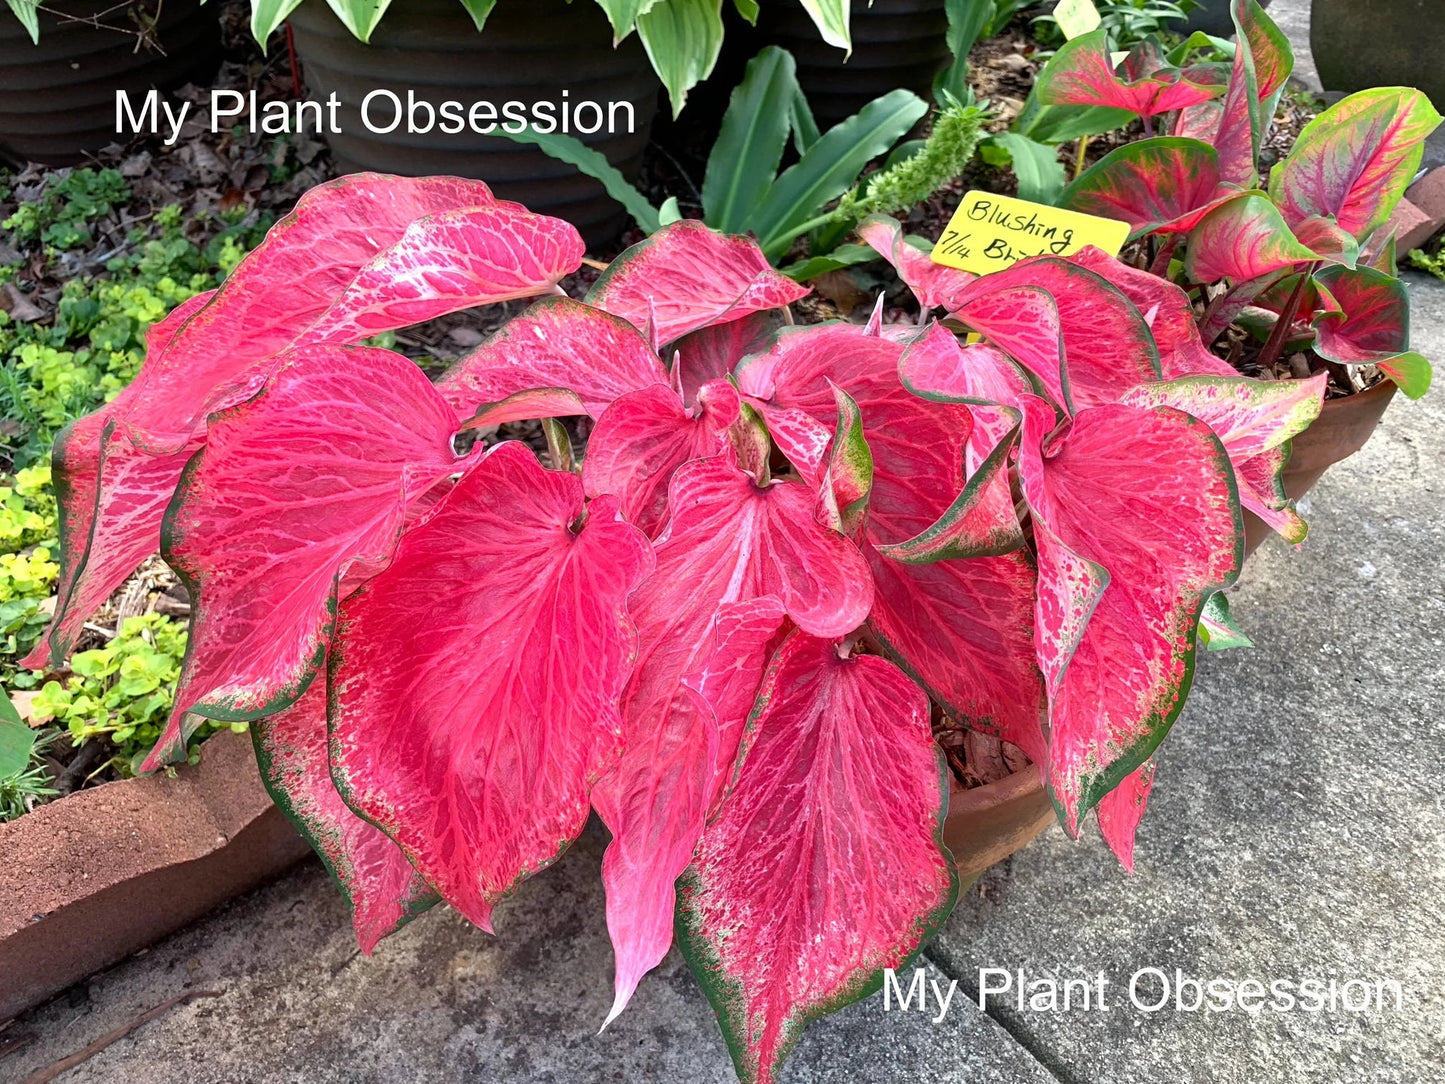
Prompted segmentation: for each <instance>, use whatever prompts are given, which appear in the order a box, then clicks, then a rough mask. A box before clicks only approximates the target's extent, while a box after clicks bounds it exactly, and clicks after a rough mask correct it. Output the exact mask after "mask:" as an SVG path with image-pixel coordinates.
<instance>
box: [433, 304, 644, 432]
mask: <svg viewBox="0 0 1445 1084" xmlns="http://www.w3.org/2000/svg"><path fill="white" fill-rule="evenodd" d="M666 383H667V370H666V369H664V368H663V366H662V362H661V361H659V360H658V357H657V354H656V352H654V351H653V349H652V348H651V347H650V346H648V345H647V343H646V342H645V341H643V338H642V336H641V335H640V334H638V332H637V329H636V328H634V327H633V326H632V325H631V324H629V323H627V322H626V321H625V320H621V319H619V318H618V317H616V316H611V315H609V314H607V313H605V312H603V311H602V310H601V309H597V308H593V307H591V306H589V305H584V304H582V303H581V302H580V301H573V300H572V299H571V298H566V297H548V298H543V299H542V300H540V301H537V302H535V303H533V304H532V306H531V307H530V308H528V309H527V311H526V312H524V313H522V315H521V316H518V317H516V318H515V319H513V320H511V321H509V322H508V323H506V324H504V325H503V326H502V328H501V330H500V331H498V332H497V333H496V334H495V335H493V336H492V337H491V338H490V339H488V340H487V341H486V342H484V343H483V344H482V345H481V346H479V347H477V348H476V349H475V350H473V351H472V352H471V353H470V354H467V355H466V356H465V357H463V358H462V359H461V360H460V361H458V362H457V363H456V364H455V365H453V366H452V367H451V368H450V369H448V370H447V371H446V372H445V373H444V374H443V375H442V378H441V379H440V380H439V381H437V390H438V391H440V392H441V394H442V395H443V397H445V399H446V400H447V402H448V403H450V404H452V407H453V408H454V409H455V410H456V412H457V414H458V416H459V417H463V418H465V417H470V416H471V415H472V414H474V413H476V411H477V410H479V409H480V408H481V407H482V406H484V405H487V404H491V403H499V402H501V401H502V400H504V399H506V398H507V397H508V396H511V395H515V394H516V393H517V392H520V391H529V390H531V389H534V388H567V389H569V390H571V391H573V392H576V394H577V396H578V398H580V399H581V400H582V402H583V403H584V404H585V405H586V407H587V411H588V413H590V414H591V415H592V416H593V417H594V418H600V417H601V416H602V412H603V411H604V410H606V409H607V407H608V405H609V404H610V403H611V402H612V401H613V400H614V399H616V398H618V397H619V396H621V395H626V394H627V393H628V392H630V391H640V390H641V389H642V388H645V387H648V386H649V385H652V384H666Z"/></svg>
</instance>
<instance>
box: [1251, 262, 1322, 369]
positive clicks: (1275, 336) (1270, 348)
mask: <svg viewBox="0 0 1445 1084" xmlns="http://www.w3.org/2000/svg"><path fill="white" fill-rule="evenodd" d="M1321 262H1322V261H1320V260H1316V261H1315V262H1314V263H1312V264H1310V265H1309V267H1308V268H1306V270H1305V273H1304V274H1303V275H1301V276H1300V280H1299V283H1298V284H1297V285H1296V286H1295V288H1294V292H1293V293H1292V294H1290V295H1289V301H1287V302H1285V306H1284V310H1283V311H1282V312H1280V314H1279V320H1278V321H1276V323H1275V325H1274V330H1273V331H1271V332H1270V333H1269V341H1268V342H1266V343H1265V344H1264V350H1262V351H1261V352H1260V355H1259V364H1260V368H1262V369H1265V370H1270V369H1273V368H1274V363H1275V362H1276V361H1278V360H1279V357H1280V355H1281V354H1282V353H1284V344H1285V342H1286V341H1287V340H1288V339H1289V331H1290V328H1292V327H1293V326H1294V318H1295V316H1296V315H1297V314H1298V313H1299V307H1300V303H1301V302H1302V301H1303V300H1304V296H1305V287H1306V286H1308V285H1309V282H1310V280H1311V279H1312V278H1313V277H1314V273H1315V272H1316V271H1318V270H1319V268H1320V263H1321Z"/></svg>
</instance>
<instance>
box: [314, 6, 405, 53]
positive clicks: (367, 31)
mask: <svg viewBox="0 0 1445 1084" xmlns="http://www.w3.org/2000/svg"><path fill="white" fill-rule="evenodd" d="M326 3H327V6H329V7H330V8H331V10H332V11H334V12H336V16H337V18H339V19H340V20H341V22H342V25H343V26H345V27H346V29H347V30H350V31H351V32H352V33H353V34H354V35H356V39H357V40H358V41H361V42H367V43H369V42H370V41H371V32H372V31H373V30H375V29H376V24H377V23H379V22H381V17H382V16H383V15H385V14H386V9H387V8H388V7H390V6H391V0H326Z"/></svg>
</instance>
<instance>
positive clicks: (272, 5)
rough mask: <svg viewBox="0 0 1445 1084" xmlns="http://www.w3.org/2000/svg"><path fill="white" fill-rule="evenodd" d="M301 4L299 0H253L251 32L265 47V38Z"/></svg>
mask: <svg viewBox="0 0 1445 1084" xmlns="http://www.w3.org/2000/svg"><path fill="white" fill-rule="evenodd" d="M300 6H301V0H255V2H254V3H253V4H252V5H251V34H252V35H253V36H254V37H255V39H256V44H257V45H259V46H261V48H262V49H265V48H266V39H267V38H269V37H270V36H271V34H272V32H273V31H275V29H276V28H277V27H278V26H280V25H281V24H282V23H284V22H285V21H286V18H287V16H289V15H290V14H291V13H292V12H293V11H295V10H296V9H297V8H298V7H300Z"/></svg>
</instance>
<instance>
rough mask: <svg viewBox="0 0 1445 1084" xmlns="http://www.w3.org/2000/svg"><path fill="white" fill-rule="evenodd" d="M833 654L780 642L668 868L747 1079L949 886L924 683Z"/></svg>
mask: <svg viewBox="0 0 1445 1084" xmlns="http://www.w3.org/2000/svg"><path fill="white" fill-rule="evenodd" d="M842 655H843V652H842V651H841V650H840V649H839V647H838V646H836V645H834V644H832V643H829V642H827V641H824V640H815V639H813V638H811V637H806V636H802V635H799V636H795V637H793V638H792V639H790V640H789V641H788V642H787V643H786V644H785V645H784V646H783V648H781V649H780V651H779V653H778V656H777V658H776V659H775V661H774V663H773V665H772V666H771V667H770V668H769V671H768V675H767V678H766V679H765V685H764V688H763V690H762V692H761V693H760V696H759V701H760V709H759V711H758V714H757V718H756V720H755V722H754V725H753V726H752V727H751V728H750V731H749V744H750V748H749V749H748V752H747V756H746V759H745V760H744V761H743V764H742V770H741V773H740V775H739V778H738V782H737V786H736V788H735V789H734V790H733V792H732V794H731V795H729V797H728V799H727V801H726V802H725V803H724V804H723V807H722V811H721V813H720V814H719V816H718V819H717V820H716V821H715V822H713V823H712V824H711V825H709V826H708V829H707V831H706V832H705V833H704V834H703V838H702V842H701V843H700V844H699V846H698V852H697V856H696V858H695V859H694V861H693V864H692V865H691V866H690V867H689V868H688V870H687V872H686V874H684V877H683V879H682V881H681V883H680V889H681V892H680V898H679V902H678V926H679V930H680V933H681V936H682V943H683V948H684V952H685V953H686V955H687V958H688V962H689V963H690V964H691V965H692V968H693V972H694V974H695V975H696V976H697V977H698V980H699V981H700V982H701V983H702V985H703V988H704V989H705V990H706V992H707V994H708V998H709V1000H711V1002H712V1004H713V1008H714V1009H715V1010H716V1012H717V1014H718V1019H719V1022H720V1023H721V1025H722V1029H723V1034H724V1035H725V1036H726V1038H727V1040H728V1045H729V1047H730V1048H731V1049H732V1053H733V1061H734V1064H735V1065H736V1067H737V1071H738V1075H739V1077H740V1078H741V1079H742V1080H744V1081H748V1082H757V1084H770V1082H772V1081H775V1080H776V1079H777V1073H778V1069H779V1066H780V1064H781V1062H782V1060H783V1058H784V1057H786V1055H787V1053H788V1051H789V1049H790V1048H791V1047H792V1046H793V1044H794V1043H795V1042H796V1041H797V1039H798V1036H799V1034H800V1033H801V1032H802V1029H803V1028H804V1027H805V1026H806V1025H807V1023H808V1022H809V1021H810V1020H812V1019H815V1018H817V1017H819V1016H821V1015H823V1014H824V1013H827V1012H831V1011H833V1010H834V1009H837V1008H840V1007H842V1006H843V1005H846V1004H848V1003H850V1002H852V1001H855V1000H857V999H858V998H860V997H862V996H864V995H866V994H868V993H870V992H872V991H873V990H875V989H877V988H878V986H879V985H880V984H881V982H882V979H883V971H884V969H885V968H895V969H897V968H903V967H905V966H906V965H907V963H908V961H909V960H910V959H911V958H912V957H913V956H914V955H915V954H916V953H917V952H918V950H919V949H920V948H921V947H922V945H923V944H924V942H925V941H926V940H927V939H928V937H929V936H930V935H931V934H932V933H933V931H934V930H936V929H937V928H938V926H939V925H940V924H941V923H942V921H943V919H944V918H945V917H947V915H948V912H949V911H950V910H951V908H952V906H953V902H954V898H955V896H956V893H957V873H956V872H955V870H954V868H953V863H952V860H951V859H950V857H949V855H948V852H947V850H946V849H945V848H944V846H943V842H942V824H943V817H944V813H945V811H946V806H947V770H946V768H944V767H943V765H942V758H941V757H940V755H939V753H938V750H937V748H936V747H935V746H934V744H933V740H932V737H931V735H930V732H929V722H928V720H929V716H928V699H927V697H925V696H924V694H923V692H922V691H921V690H920V689H919V688H918V687H917V686H915V685H914V684H913V683H912V682H910V681H909V680H908V678H907V677H906V676H905V675H904V674H902V673H901V672H900V671H899V670H898V669H897V668H896V667H894V666H893V665H892V664H890V663H888V662H886V661H885V660H883V659H879V658H876V657H871V656H861V657H857V656H855V657H850V658H844V657H842ZM764 855H765V856H767V858H768V861H766V862H763V861H760V860H759V856H764ZM820 886H827V891H819V888H820Z"/></svg>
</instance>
